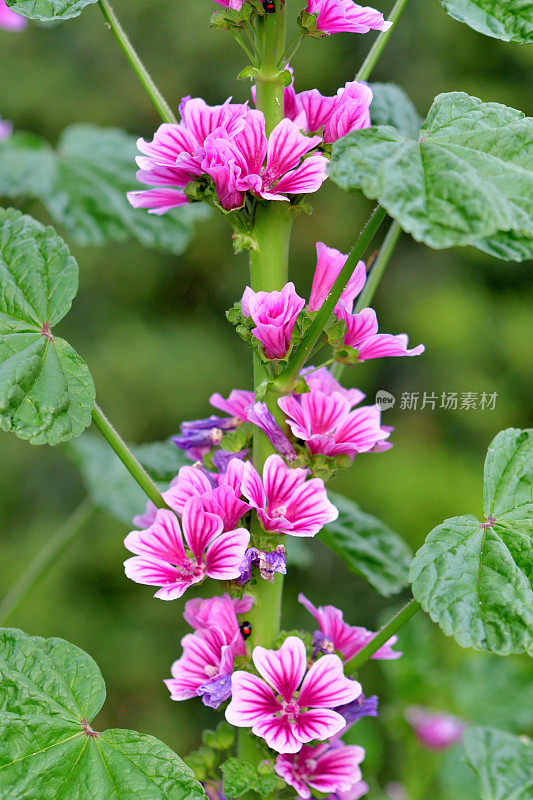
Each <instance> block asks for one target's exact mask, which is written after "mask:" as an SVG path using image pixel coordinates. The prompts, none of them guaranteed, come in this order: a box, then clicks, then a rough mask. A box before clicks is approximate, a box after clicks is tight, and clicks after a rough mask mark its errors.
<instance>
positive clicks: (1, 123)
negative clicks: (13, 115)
mask: <svg viewBox="0 0 533 800" xmlns="http://www.w3.org/2000/svg"><path fill="white" fill-rule="evenodd" d="M12 133H13V124H12V123H11V122H10V121H9V120H8V119H2V117H0V142H1V141H3V140H4V139H9V137H10V136H11V134H12Z"/></svg>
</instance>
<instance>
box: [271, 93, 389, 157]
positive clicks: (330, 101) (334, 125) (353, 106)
mask: <svg viewBox="0 0 533 800" xmlns="http://www.w3.org/2000/svg"><path fill="white" fill-rule="evenodd" d="M372 97H373V94H372V89H371V88H370V86H368V85H367V84H366V83H360V82H358V81H350V82H348V83H346V84H345V85H344V87H342V88H341V89H339V90H338V91H337V94H336V95H334V96H333V97H325V96H324V95H322V94H321V93H320V92H319V91H318V89H309V90H308V91H306V92H299V93H298V94H294V97H292V96H291V97H290V99H289V98H287V95H285V116H287V117H289V119H293V120H294V122H295V123H296V124H297V125H298V127H299V128H300V129H301V130H303V131H304V132H305V133H318V132H320V131H321V132H322V135H323V137H324V142H326V143H327V144H332V143H333V142H336V141H337V139H340V138H342V137H343V136H346V134H347V133H351V132H352V131H357V130H361V129H362V128H369V127H370V125H371V122H370V104H371V103H372ZM288 99H289V103H287V100H288Z"/></svg>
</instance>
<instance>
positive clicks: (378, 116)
mask: <svg viewBox="0 0 533 800" xmlns="http://www.w3.org/2000/svg"><path fill="white" fill-rule="evenodd" d="M370 87H371V89H372V91H373V93H374V97H373V99H372V103H371V105H370V119H371V121H372V125H392V127H393V128H396V130H397V131H398V133H399V134H401V135H402V136H405V137H409V138H411V139H416V138H418V134H419V131H420V126H421V125H422V117H421V116H420V114H419V113H418V111H417V110H416V108H415V106H414V104H413V102H412V101H411V99H410V98H409V96H408V95H407V93H406V92H404V90H403V89H401V88H400V87H399V86H396V84H395V83H371V84H370Z"/></svg>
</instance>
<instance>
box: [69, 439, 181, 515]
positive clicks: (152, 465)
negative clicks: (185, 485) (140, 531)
mask: <svg viewBox="0 0 533 800" xmlns="http://www.w3.org/2000/svg"><path fill="white" fill-rule="evenodd" d="M131 449H132V451H133V453H134V454H135V456H136V457H137V458H138V459H139V461H140V462H141V464H142V465H143V467H144V468H145V469H146V471H147V472H149V473H150V475H151V476H152V478H154V480H156V481H160V482H161V484H160V486H159V488H160V489H161V490H163V489H167V488H168V482H169V481H170V480H171V479H172V478H174V477H175V476H176V475H177V473H178V471H179V469H180V467H183V466H184V465H186V464H190V463H191V462H190V461H189V460H188V459H187V458H186V457H185V456H184V455H183V452H182V451H181V450H178V448H177V447H176V445H175V444H173V442H172V440H170V439H168V440H167V441H165V442H152V443H151V444H141V445H138V446H135V447H132V448H131ZM70 452H71V454H72V457H73V460H74V461H75V463H76V465H77V466H78V468H79V470H80V473H81V476H82V478H83V481H84V483H85V486H86V488H87V492H88V494H89V497H90V498H91V500H92V502H93V503H94V505H95V506H96V508H98V509H100V511H104V512H105V513H107V514H110V515H111V516H112V517H115V518H116V519H118V520H120V522H125V523H126V524H128V525H129V524H130V523H131V520H132V518H133V517H134V516H135V515H136V514H140V513H141V512H142V511H143V510H144V507H145V505H146V495H145V494H144V492H143V490H142V489H141V488H140V486H139V485H138V483H137V482H136V481H135V480H134V479H133V478H132V476H131V475H130V473H129V472H128V470H127V469H126V467H125V466H124V464H123V463H122V461H121V460H120V459H119V458H118V456H117V455H116V454H115V453H114V452H113V450H112V449H111V448H110V447H109V445H108V444H107V442H105V441H104V439H102V438H101V437H100V436H99V435H98V436H94V435H92V434H90V433H86V434H85V435H84V436H82V437H81V438H80V439H77V440H76V441H75V442H72V445H71V450H70Z"/></svg>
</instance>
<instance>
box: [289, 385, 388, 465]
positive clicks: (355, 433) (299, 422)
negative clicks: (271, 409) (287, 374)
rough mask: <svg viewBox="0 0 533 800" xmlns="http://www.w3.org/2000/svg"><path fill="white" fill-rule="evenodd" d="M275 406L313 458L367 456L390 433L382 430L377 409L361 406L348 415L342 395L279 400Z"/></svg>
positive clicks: (316, 393) (315, 393)
mask: <svg viewBox="0 0 533 800" xmlns="http://www.w3.org/2000/svg"><path fill="white" fill-rule="evenodd" d="M278 405H279V407H280V408H281V410H282V411H283V412H285V414H287V419H286V422H287V424H288V425H289V427H290V429H291V430H292V432H293V434H294V435H295V436H296V438H298V439H302V440H303V441H304V442H305V443H306V446H307V449H308V450H309V452H310V453H312V454H313V455H318V454H319V453H322V454H324V455H327V456H339V455H342V454H346V455H348V456H349V457H350V458H353V457H354V456H355V455H356V454H357V453H367V452H369V451H370V450H372V449H373V448H374V447H375V446H376V444H378V443H379V442H381V441H383V440H384V439H387V438H388V437H389V436H390V432H389V431H386V430H384V429H383V428H382V427H381V411H380V409H379V408H378V406H362V407H361V408H357V409H355V411H350V402H349V400H347V399H346V398H345V397H343V396H342V395H341V394H338V393H337V392H333V393H332V394H330V395H327V394H324V393H323V392H320V391H312V392H307V393H305V394H302V395H299V396H298V397H294V396H292V397H291V396H290V395H289V396H287V397H280V398H279V400H278Z"/></svg>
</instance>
